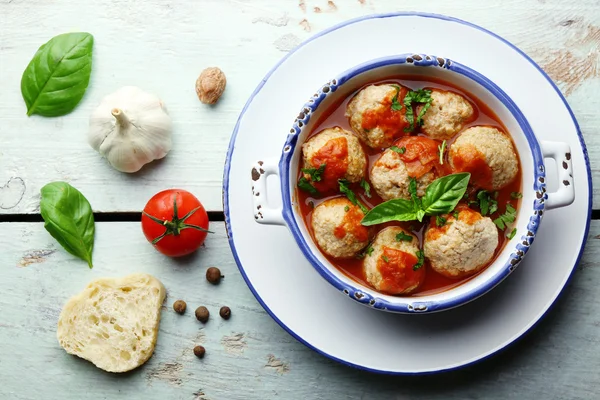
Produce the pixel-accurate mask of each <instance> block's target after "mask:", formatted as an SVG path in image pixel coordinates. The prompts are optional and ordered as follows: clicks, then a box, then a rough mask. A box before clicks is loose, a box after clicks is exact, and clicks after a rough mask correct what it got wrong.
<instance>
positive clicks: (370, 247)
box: [365, 246, 373, 256]
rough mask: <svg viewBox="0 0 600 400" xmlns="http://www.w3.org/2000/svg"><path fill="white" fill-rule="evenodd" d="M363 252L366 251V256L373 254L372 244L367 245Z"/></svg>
mask: <svg viewBox="0 0 600 400" xmlns="http://www.w3.org/2000/svg"><path fill="white" fill-rule="evenodd" d="M365 252H366V253H367V255H368V256H371V254H373V247H372V246H369V247H367V250H366V251H365Z"/></svg>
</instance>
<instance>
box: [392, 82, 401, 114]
mask: <svg viewBox="0 0 600 400" xmlns="http://www.w3.org/2000/svg"><path fill="white" fill-rule="evenodd" d="M392 86H394V87H395V88H396V95H395V96H394V97H393V98H392V110H394V111H400V110H402V103H400V102H399V101H398V96H399V95H400V86H398V85H392Z"/></svg>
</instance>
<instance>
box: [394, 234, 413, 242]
mask: <svg viewBox="0 0 600 400" xmlns="http://www.w3.org/2000/svg"><path fill="white" fill-rule="evenodd" d="M412 240H413V237H412V236H411V235H407V234H406V233H404V232H400V233H399V234H397V235H396V241H397V242H412Z"/></svg>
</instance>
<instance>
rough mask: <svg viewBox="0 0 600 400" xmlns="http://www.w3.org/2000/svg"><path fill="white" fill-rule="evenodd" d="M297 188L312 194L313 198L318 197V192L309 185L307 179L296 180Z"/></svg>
mask: <svg viewBox="0 0 600 400" xmlns="http://www.w3.org/2000/svg"><path fill="white" fill-rule="evenodd" d="M298 188H300V189H302V190H304V191H305V192H308V193H310V194H312V195H313V196H318V195H319V191H318V190H317V188H316V187H314V186H313V185H311V184H310V182H309V181H308V179H306V178H305V177H301V178H300V179H298Z"/></svg>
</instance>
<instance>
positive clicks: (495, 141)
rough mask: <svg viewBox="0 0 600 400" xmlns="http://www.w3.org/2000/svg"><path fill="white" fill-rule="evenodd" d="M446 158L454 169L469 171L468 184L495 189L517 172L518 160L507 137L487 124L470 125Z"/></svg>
mask: <svg viewBox="0 0 600 400" xmlns="http://www.w3.org/2000/svg"><path fill="white" fill-rule="evenodd" d="M448 161H449V163H450V166H451V167H452V169H454V170H455V171H456V172H470V173H471V181H470V184H471V185H473V186H475V187H478V188H482V189H486V190H499V189H502V188H503V187H506V186H507V185H508V184H509V183H511V182H512V181H513V180H514V179H515V177H516V176H517V172H518V169H519V162H518V159H517V153H516V152H515V149H514V146H513V144H512V141H511V140H510V138H509V137H508V136H507V135H505V134H504V133H502V132H501V131H499V130H498V129H497V128H494V127H491V126H474V127H472V128H469V129H467V130H465V131H464V132H463V133H461V134H460V135H459V136H458V138H456V140H455V141H454V143H453V144H452V146H450V151H449V152H448Z"/></svg>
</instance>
